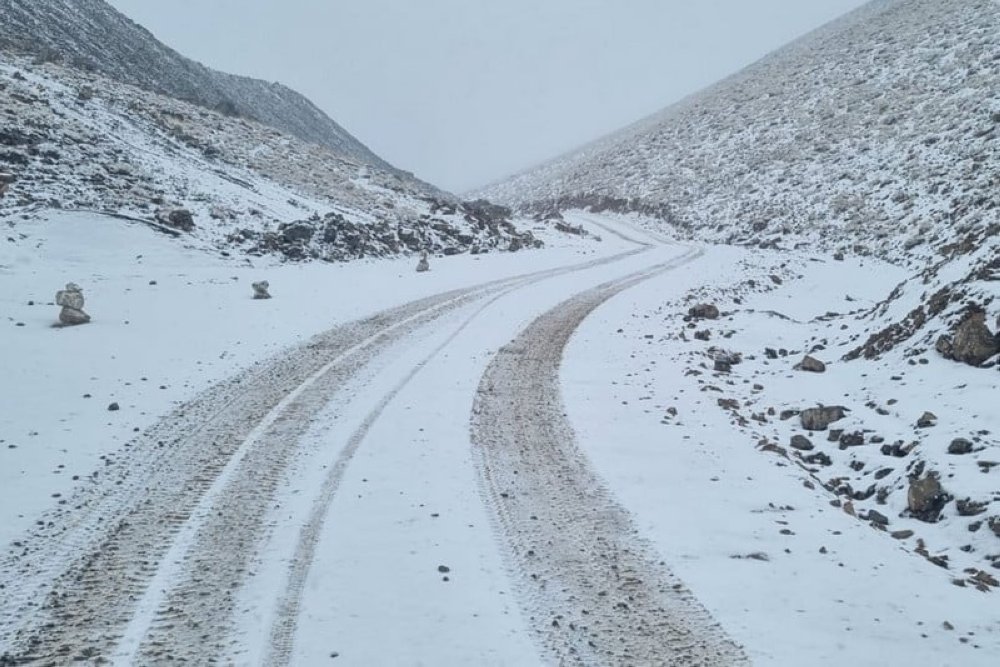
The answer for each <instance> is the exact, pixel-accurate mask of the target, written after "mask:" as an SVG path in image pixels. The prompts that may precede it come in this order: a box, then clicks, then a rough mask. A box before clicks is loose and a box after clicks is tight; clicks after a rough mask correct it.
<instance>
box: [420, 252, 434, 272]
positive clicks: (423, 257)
mask: <svg viewBox="0 0 1000 667" xmlns="http://www.w3.org/2000/svg"><path fill="white" fill-rule="evenodd" d="M430 270H431V263H430V262H429V261H427V251H426V250H425V251H424V252H422V253H421V254H420V261H419V262H417V273H423V272H424V271H430Z"/></svg>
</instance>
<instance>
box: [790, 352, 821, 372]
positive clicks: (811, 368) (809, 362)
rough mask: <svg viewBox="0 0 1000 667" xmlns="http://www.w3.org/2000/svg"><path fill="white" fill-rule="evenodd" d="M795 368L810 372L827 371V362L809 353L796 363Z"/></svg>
mask: <svg viewBox="0 0 1000 667" xmlns="http://www.w3.org/2000/svg"><path fill="white" fill-rule="evenodd" d="M794 368H795V370H797V371H808V372H810V373H825V372H826V364H824V363H823V362H822V361H820V360H819V359H816V358H815V357H811V356H809V355H808V354H807V355H806V356H805V358H804V359H803V360H802V361H800V362H799V363H797V364H795V367H794Z"/></svg>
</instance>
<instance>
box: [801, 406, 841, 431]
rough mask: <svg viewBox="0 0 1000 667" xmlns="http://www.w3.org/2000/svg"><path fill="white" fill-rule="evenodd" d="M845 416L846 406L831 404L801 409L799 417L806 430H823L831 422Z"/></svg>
mask: <svg viewBox="0 0 1000 667" xmlns="http://www.w3.org/2000/svg"><path fill="white" fill-rule="evenodd" d="M846 416H847V408H845V407H843V406H841V405H832V406H829V407H819V408H809V409H807V410H803V411H802V413H801V414H800V415H799V418H800V419H801V420H802V428H804V429H806V430H807V431H825V430H826V428H827V427H828V426H829V425H830V424H831V423H833V422H835V421H839V420H841V419H843V418H844V417H846Z"/></svg>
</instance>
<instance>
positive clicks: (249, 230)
mask: <svg viewBox="0 0 1000 667" xmlns="http://www.w3.org/2000/svg"><path fill="white" fill-rule="evenodd" d="M0 117H3V118H4V124H3V126H2V128H0V181H6V183H5V184H3V185H0V189H4V190H5V191H6V194H5V195H4V194H3V193H0V223H6V226H7V228H8V229H7V230H6V231H7V232H8V240H9V241H12V242H19V243H23V244H25V245H28V244H30V243H32V240H31V239H30V225H29V224H27V223H26V222H25V220H24V218H25V217H28V218H30V217H32V216H34V217H37V216H43V215H45V212H46V211H47V210H50V209H53V208H65V209H77V210H96V211H100V212H105V213H111V214H115V215H123V216H127V217H130V218H134V219H136V220H139V221H144V222H146V223H147V224H152V225H154V226H157V227H158V228H159V229H161V230H163V231H165V232H167V233H171V234H174V235H176V236H183V238H184V240H185V241H186V242H187V243H190V244H195V245H202V246H204V247H206V248H214V249H217V250H219V251H221V252H224V253H236V252H240V251H242V252H245V253H250V254H255V255H261V254H277V255H278V256H281V257H285V258H289V259H310V258H318V259H329V260H344V259H355V258H359V257H379V256H387V255H394V254H399V253H407V252H418V251H429V252H434V253H449V254H450V253H458V252H489V251H491V250H517V249H520V248H523V247H531V246H534V245H536V243H537V241H536V240H535V239H534V238H533V237H532V235H531V234H530V233H528V232H525V233H522V232H520V231H518V230H517V229H516V228H515V227H514V225H513V224H512V223H511V222H510V221H509V219H508V216H509V211H507V210H505V209H502V208H499V207H493V206H489V205H486V204H484V203H478V204H476V203H467V204H466V203H461V202H459V201H458V200H457V199H455V198H454V197H452V196H450V195H446V194H444V193H441V192H439V191H437V190H434V189H432V188H429V187H428V186H426V185H425V184H423V183H421V182H420V181H417V180H416V179H413V178H412V177H409V176H408V175H406V174H402V173H400V172H397V171H394V170H384V169H381V168H380V167H378V166H374V165H371V164H368V163H367V162H365V161H362V160H358V159H355V158H353V157H350V156H347V155H344V154H342V153H340V152H337V151H334V150H332V149H330V148H327V147H325V146H321V145H319V144H316V143H311V142H308V141H304V140H302V139H299V138H296V137H293V136H291V135H288V134H286V133H282V132H280V131H278V130H275V129H273V128H271V127H269V126H266V125H263V124H261V123H258V122H256V121H251V120H248V119H246V118H239V117H235V116H231V115H228V114H224V113H220V112H217V111H211V110H208V109H205V108H204V107H201V106H198V105H194V104H191V103H188V102H183V101H180V100H177V99H174V98H171V97H167V96H164V95H157V94H152V93H149V92H147V91H144V90H141V89H139V88H137V87H135V86H132V85H129V84H123V83H120V82H118V81H114V80H112V79H108V78H106V77H104V76H102V75H99V74H95V73H89V72H85V71H83V70H79V69H76V68H72V67H66V66H63V65H60V64H56V63H52V62H38V61H37V60H36V59H32V58H29V57H25V56H16V55H12V54H10V53H5V54H0Z"/></svg>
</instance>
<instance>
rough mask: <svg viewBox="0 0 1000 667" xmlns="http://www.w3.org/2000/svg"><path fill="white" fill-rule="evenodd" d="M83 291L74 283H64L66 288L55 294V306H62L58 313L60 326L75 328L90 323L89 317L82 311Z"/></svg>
mask: <svg viewBox="0 0 1000 667" xmlns="http://www.w3.org/2000/svg"><path fill="white" fill-rule="evenodd" d="M83 304H84V300H83V290H82V289H80V286H79V285H77V284H76V283H66V288H65V289H61V290H59V291H58V292H56V305H57V306H62V310H60V311H59V323H60V324H61V325H62V326H68V327H71V326H77V325H80V324H86V323H87V322H90V315H88V314H87V313H85V312H84V311H83Z"/></svg>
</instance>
